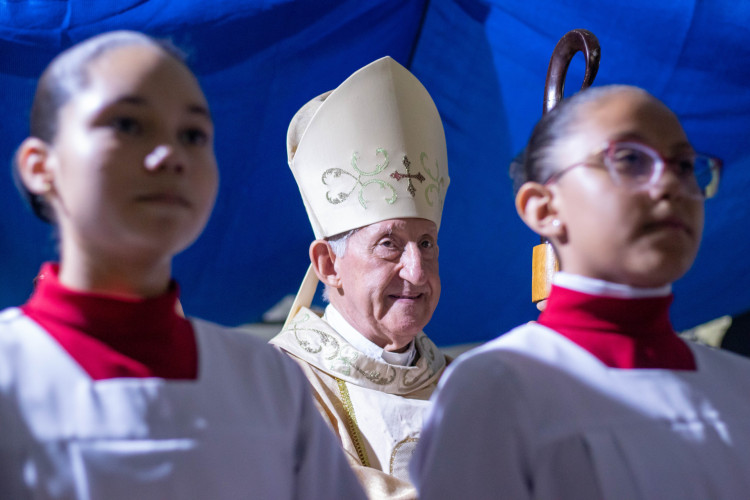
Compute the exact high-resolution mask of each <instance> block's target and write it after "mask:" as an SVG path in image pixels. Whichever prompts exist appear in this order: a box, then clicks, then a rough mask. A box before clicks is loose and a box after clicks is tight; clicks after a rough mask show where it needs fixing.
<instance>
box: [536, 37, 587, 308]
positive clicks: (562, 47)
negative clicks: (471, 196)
mask: <svg viewBox="0 0 750 500" xmlns="http://www.w3.org/2000/svg"><path fill="white" fill-rule="evenodd" d="M578 52H583V55H584V57H585V58H586V73H585V75H584V77H583V84H581V90H583V89H585V88H586V87H590V86H591V84H592V83H594V78H595V77H596V73H597V71H598V70H599V60H600V58H601V51H600V49H599V40H597V38H596V36H594V34H593V33H591V32H590V31H588V30H583V29H576V30H573V31H569V32H567V33H566V34H565V35H564V36H563V37H562V38H561V39H560V41H558V42H557V45H555V49H554V50H553V51H552V57H551V58H550V61H549V68H548V69H547V79H546V81H545V82H544V106H543V109H542V114H547V113H548V112H549V111H550V110H551V109H552V108H554V107H555V106H556V105H557V103H559V102H560V101H561V100H562V97H563V91H564V90H565V75H566V74H567V72H568V66H570V61H572V60H573V56H575V55H576V53H578ZM559 269H560V261H559V260H558V259H557V256H556V255H555V250H554V248H552V244H551V243H550V242H549V241H547V240H546V239H545V238H544V237H542V238H541V244H539V245H537V246H535V247H534V251H533V255H532V276H531V300H532V301H533V302H536V303H537V307H539V308H540V309H542V310H543V309H544V306H543V305H542V306H541V307H540V304H545V303H546V299H547V297H549V293H550V287H551V283H552V276H553V275H554V274H555V272H557V271H558V270H559Z"/></svg>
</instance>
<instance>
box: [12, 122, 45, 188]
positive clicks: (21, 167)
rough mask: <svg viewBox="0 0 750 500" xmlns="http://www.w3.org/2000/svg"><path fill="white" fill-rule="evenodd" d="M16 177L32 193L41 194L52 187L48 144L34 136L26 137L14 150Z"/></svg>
mask: <svg viewBox="0 0 750 500" xmlns="http://www.w3.org/2000/svg"><path fill="white" fill-rule="evenodd" d="M15 161H16V165H15V168H17V169H18V177H19V178H20V180H21V182H22V183H23V185H24V186H25V188H26V189H27V190H28V191H29V192H30V193H32V194H35V195H40V196H43V195H45V194H47V193H49V192H50V191H51V190H52V187H53V180H54V176H53V173H52V169H51V168H50V162H51V157H50V150H49V145H48V144H47V143H46V142H44V141H43V140H41V139H37V138H36V137H28V138H27V139H26V140H24V141H23V142H22V143H21V146H19V148H18V151H17V152H16V158H15Z"/></svg>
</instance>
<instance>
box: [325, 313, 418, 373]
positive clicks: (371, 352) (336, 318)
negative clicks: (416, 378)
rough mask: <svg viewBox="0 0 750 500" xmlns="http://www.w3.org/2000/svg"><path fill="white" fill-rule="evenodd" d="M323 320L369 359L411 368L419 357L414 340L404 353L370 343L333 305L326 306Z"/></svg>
mask: <svg viewBox="0 0 750 500" xmlns="http://www.w3.org/2000/svg"><path fill="white" fill-rule="evenodd" d="M323 319H324V320H325V321H326V322H327V323H328V324H329V325H331V328H333V329H334V330H336V333H338V334H339V335H341V336H342V337H344V339H345V340H346V341H347V342H349V343H350V344H351V345H352V346H354V348H355V349H357V350H358V351H360V352H362V353H364V354H365V355H366V356H368V357H371V358H374V359H382V360H383V361H385V362H386V363H389V364H391V365H399V366H410V365H411V364H412V362H413V361H414V358H415V357H416V355H417V349H416V347H415V346H414V341H413V340H412V341H411V342H410V343H409V347H408V348H407V349H406V351H404V352H391V351H386V350H385V349H383V348H382V347H379V346H378V345H377V344H375V343H374V342H372V341H370V339H368V338H366V337H365V336H364V335H362V334H361V333H359V332H358V331H357V330H355V328H354V327H353V326H352V325H350V324H349V322H348V321H346V319H344V317H343V316H342V315H341V313H340V312H338V311H337V310H336V308H335V307H333V305H332V304H328V306H326V310H325V313H324V314H323Z"/></svg>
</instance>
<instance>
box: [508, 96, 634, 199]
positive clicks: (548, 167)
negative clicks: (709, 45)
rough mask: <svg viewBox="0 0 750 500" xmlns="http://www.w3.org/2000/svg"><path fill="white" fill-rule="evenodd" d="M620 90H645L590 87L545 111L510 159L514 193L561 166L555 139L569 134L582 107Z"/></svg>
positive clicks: (545, 176) (540, 179) (545, 177)
mask: <svg viewBox="0 0 750 500" xmlns="http://www.w3.org/2000/svg"><path fill="white" fill-rule="evenodd" d="M623 91H631V92H632V91H636V92H645V90H642V89H640V88H638V87H631V86H628V85H606V86H602V87H590V88H588V89H586V90H582V91H581V92H579V93H577V94H575V95H573V96H572V97H569V98H567V99H565V100H563V101H562V102H560V103H559V104H558V105H557V106H555V107H554V108H553V109H552V111H550V112H548V113H547V114H545V115H544V116H543V117H542V118H541V120H539V121H538V122H537V124H536V126H534V129H533V130H532V132H531V137H529V142H528V144H527V145H526V147H525V148H524V149H523V151H522V152H521V153H520V154H519V155H518V156H517V157H516V158H514V159H513V161H511V163H510V172H509V173H510V178H511V179H512V180H513V195H514V196H515V195H516V194H517V193H518V190H519V189H521V186H522V185H523V184H524V183H526V182H539V183H544V182H546V181H547V179H549V178H550V177H551V176H552V174H554V173H555V172H556V171H557V170H558V169H559V168H560V165H557V162H556V161H555V150H556V147H557V143H558V141H560V140H562V139H564V138H566V137H568V136H569V135H570V134H571V133H572V132H573V131H574V129H575V127H576V126H577V125H578V124H579V123H580V121H581V115H580V110H581V108H582V107H585V106H586V105H587V104H589V103H591V102H594V101H597V100H599V99H601V98H603V97H606V96H610V95H612V94H616V93H619V92H623Z"/></svg>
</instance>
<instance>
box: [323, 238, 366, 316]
mask: <svg viewBox="0 0 750 500" xmlns="http://www.w3.org/2000/svg"><path fill="white" fill-rule="evenodd" d="M357 231H359V228H355V229H350V230H349V231H345V232H343V233H339V234H334V235H333V236H329V237H328V238H326V241H327V242H328V244H329V245H331V250H333V253H334V254H336V257H343V256H344V254H345V253H346V245H347V242H348V241H349V237H350V236H351V235H353V234H354V233H356V232H357ZM328 290H329V286H328V285H325V287H324V288H323V300H324V301H326V302H331V298H330V297H329V295H328Z"/></svg>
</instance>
